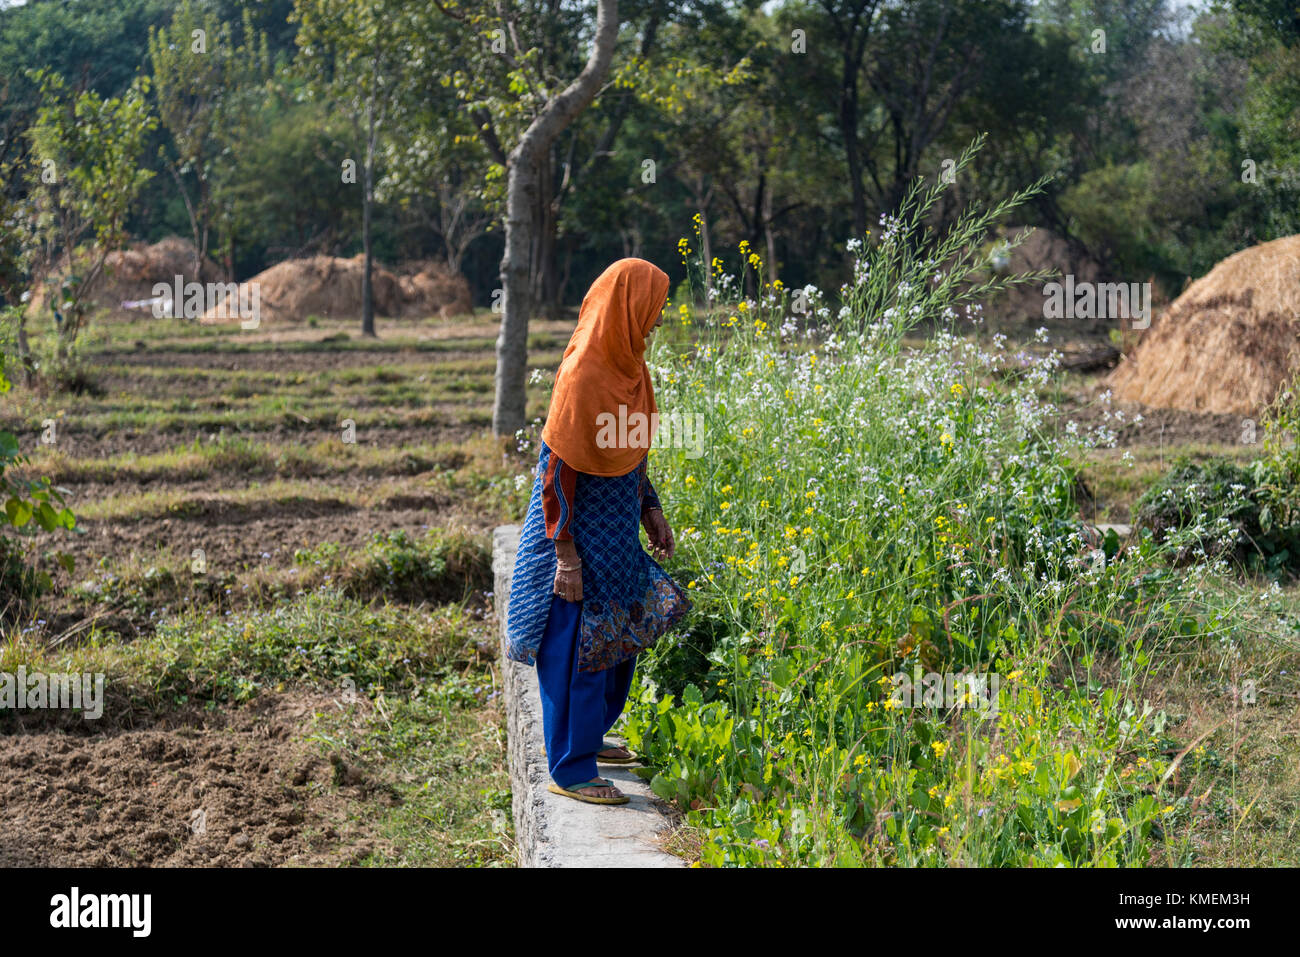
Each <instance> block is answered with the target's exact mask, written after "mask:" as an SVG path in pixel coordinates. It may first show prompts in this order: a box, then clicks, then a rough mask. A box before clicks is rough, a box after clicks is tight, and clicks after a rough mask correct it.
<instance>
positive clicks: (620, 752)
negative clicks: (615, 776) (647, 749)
mask: <svg viewBox="0 0 1300 957" xmlns="http://www.w3.org/2000/svg"><path fill="white" fill-rule="evenodd" d="M596 757H598V758H605V759H607V760H612V761H625V760H627V759H628V758H630V757H632V752H631V751H629V750H628V749H627V748H625V747H623V746H622V745H621V744H613V745H610V746H609V747H608V748H606V749H605V750H603V751H597V752H596Z"/></svg>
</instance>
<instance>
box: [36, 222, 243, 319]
mask: <svg viewBox="0 0 1300 957" xmlns="http://www.w3.org/2000/svg"><path fill="white" fill-rule="evenodd" d="M84 268H85V267H83V269H84ZM74 271H75V270H74ZM201 272H202V275H201V276H195V275H194V243H192V242H190V241H189V240H188V239H181V238H180V237H179V236H168V237H167V238H166V239H162V240H159V241H158V242H156V243H153V244H147V243H134V244H132V245H131V246H130V247H128V248H127V249H123V250H120V251H118V252H111V253H109V254H108V256H107V257H106V258H105V260H104V271H103V273H102V274H101V275H100V278H99V280H98V281H97V282H96V283H95V285H94V287H93V288H92V289H91V291H90V301H91V304H92V306H93V307H94V308H98V309H107V310H109V311H110V312H112V313H119V314H126V313H127V312H129V309H126V308H124V307H123V305H122V304H123V303H124V302H135V301H140V300H147V299H149V298H150V297H151V296H153V289H154V285H155V284H156V283H167V284H168V285H171V284H172V283H174V282H175V279H176V277H177V276H180V277H182V280H181V281H182V283H185V282H191V281H200V282H208V281H210V280H215V279H217V278H218V276H219V275H220V269H219V268H218V267H217V264H216V263H214V262H213V261H212V260H211V259H208V258H205V259H204V261H203V263H202V266H201ZM45 295H46V291H45V289H44V287H43V286H40V285H38V286H37V287H36V288H35V289H34V290H33V292H32V298H31V303H30V306H29V314H31V315H38V314H42V313H48V311H49V309H48V305H47V303H46V300H45Z"/></svg>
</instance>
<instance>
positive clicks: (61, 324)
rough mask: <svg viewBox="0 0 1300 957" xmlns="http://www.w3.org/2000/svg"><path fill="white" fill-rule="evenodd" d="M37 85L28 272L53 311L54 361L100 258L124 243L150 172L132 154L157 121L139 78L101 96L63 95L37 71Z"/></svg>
mask: <svg viewBox="0 0 1300 957" xmlns="http://www.w3.org/2000/svg"><path fill="white" fill-rule="evenodd" d="M40 83H41V99H42V103H43V105H42V106H41V107H40V109H39V110H38V112H37V116H36V121H35V122H34V123H33V124H32V127H31V129H30V130H29V131H28V135H29V136H30V137H31V141H32V149H33V164H32V166H31V168H30V179H29V189H30V193H31V198H32V204H33V237H34V244H35V246H36V250H37V252H36V255H35V261H34V267H33V272H34V273H35V275H36V277H37V278H39V279H40V280H41V281H42V282H43V285H44V287H45V290H46V298H47V300H48V302H49V306H50V310H51V312H52V313H53V317H54V324H55V328H56V333H57V335H56V340H55V360H56V364H57V363H61V362H63V361H65V360H67V359H68V358H69V357H70V356H71V352H72V347H73V346H74V344H75V343H76V340H77V336H78V334H79V333H80V331H81V329H82V327H83V326H84V325H85V322H86V319H87V317H88V307H89V296H90V293H91V292H92V291H93V290H94V288H95V286H96V284H97V282H98V281H99V278H100V276H101V275H102V274H103V270H104V262H105V260H106V259H107V257H108V254H109V253H110V252H112V251H114V250H116V249H120V248H121V247H122V246H123V245H124V244H125V241H126V230H125V223H126V217H127V214H128V212H129V211H130V210H131V207H132V204H133V203H134V202H135V198H136V196H137V195H139V193H140V190H141V189H142V188H143V186H144V184H145V183H146V182H148V181H149V179H150V178H151V177H152V176H153V173H152V172H151V171H149V170H145V169H142V168H141V167H140V165H139V160H140V156H141V154H142V153H143V151H144V143H145V139H146V137H147V136H148V134H149V132H150V131H151V130H153V129H154V128H155V126H156V125H157V121H156V119H155V118H154V117H153V116H152V114H151V113H150V112H149V104H148V102H147V100H146V93H147V91H148V86H149V82H148V79H147V78H145V77H140V78H137V79H136V81H135V82H133V83H132V84H131V86H130V87H129V88H128V89H127V91H126V92H125V93H123V94H122V95H121V96H114V97H108V98H104V97H101V96H100V95H99V94H98V93H95V92H93V91H89V90H83V91H81V92H80V93H77V94H75V95H74V94H70V93H69V92H68V90H67V87H66V86H65V84H64V82H63V80H62V79H61V78H60V77H59V76H57V75H55V74H49V73H43V74H41V75H40ZM87 241H89V243H90V247H91V248H90V250H89V252H88V253H86V254H85V258H84V272H80V273H79V270H80V269H81V267H82V264H83V258H82V255H83V250H82V249H81V248H80V247H81V246H82V244H83V243H85V242H87ZM23 359H24V361H26V359H27V357H26V356H24V357H23Z"/></svg>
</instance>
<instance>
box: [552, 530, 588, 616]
mask: <svg viewBox="0 0 1300 957" xmlns="http://www.w3.org/2000/svg"><path fill="white" fill-rule="evenodd" d="M552 590H553V591H554V592H555V594H557V595H559V596H560V597H561V598H563V599H564V600H565V601H574V602H577V601H582V560H581V559H580V558H578V549H577V546H575V545H574V544H573V542H571V541H563V542H556V543H555V585H554V587H553V589H552Z"/></svg>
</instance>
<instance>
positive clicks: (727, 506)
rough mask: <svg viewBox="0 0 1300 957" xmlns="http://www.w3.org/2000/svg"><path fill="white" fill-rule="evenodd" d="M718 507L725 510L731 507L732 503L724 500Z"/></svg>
mask: <svg viewBox="0 0 1300 957" xmlns="http://www.w3.org/2000/svg"><path fill="white" fill-rule="evenodd" d="M718 508H720V509H722V510H723V511H724V512H725V511H726V510H727V509H729V508H731V503H730V502H722V503H721V504H720V505H718Z"/></svg>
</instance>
